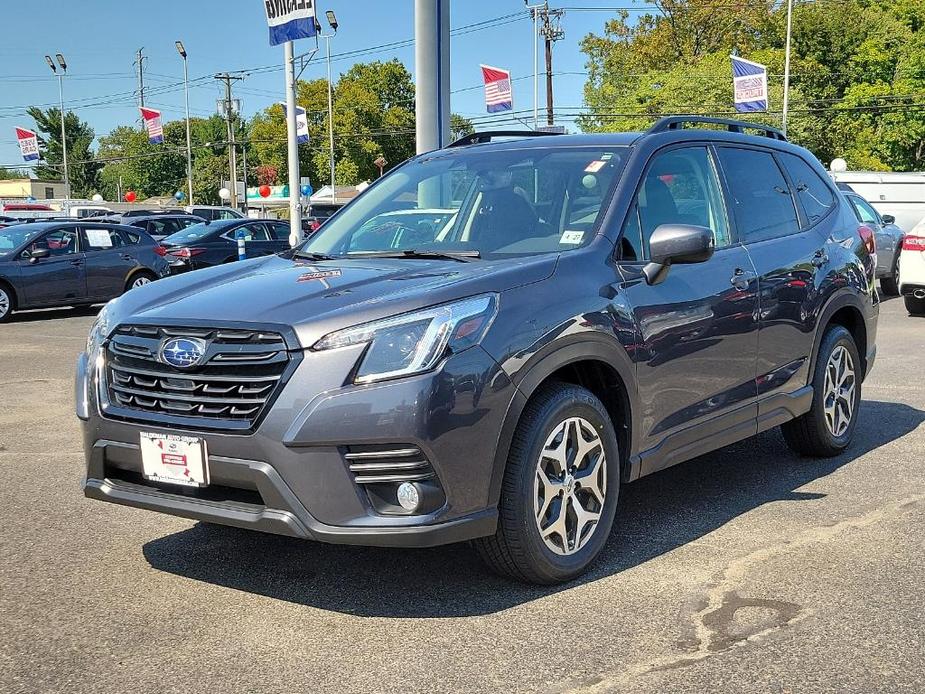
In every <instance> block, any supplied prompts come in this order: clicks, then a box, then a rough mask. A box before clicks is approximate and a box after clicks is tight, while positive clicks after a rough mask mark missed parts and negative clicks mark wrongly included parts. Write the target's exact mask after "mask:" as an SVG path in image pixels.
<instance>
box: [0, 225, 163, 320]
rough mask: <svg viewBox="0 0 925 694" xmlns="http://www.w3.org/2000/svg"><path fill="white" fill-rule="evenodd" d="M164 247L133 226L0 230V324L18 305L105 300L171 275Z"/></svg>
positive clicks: (12, 228)
mask: <svg viewBox="0 0 925 694" xmlns="http://www.w3.org/2000/svg"><path fill="white" fill-rule="evenodd" d="M164 254H165V251H164V249H163V248H162V247H161V246H159V245H158V244H157V243H156V242H155V241H154V239H152V238H151V237H150V236H148V234H146V233H145V232H143V231H141V230H140V229H137V228H135V227H127V226H120V225H116V224H101V223H99V222H95V223H94V222H75V221H56V222H33V223H26V224H14V225H12V226H8V227H6V228H3V229H0V323H3V322H5V321H7V320H9V319H10V316H11V315H12V313H13V311H15V310H18V309H30V308H45V307H50V306H75V305H79V304H95V303H101V302H104V301H109V300H110V299H113V298H115V297H117V296H119V295H121V294H122V293H124V292H126V291H128V290H129V289H132V288H133V287H139V286H142V285H144V284H148V283H149V282H152V281H153V280H156V279H159V278H161V277H165V276H167V275H168V274H170V265H169V263H168V262H167V260H166V259H165V258H164Z"/></svg>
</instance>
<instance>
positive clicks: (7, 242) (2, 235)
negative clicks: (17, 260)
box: [0, 224, 42, 255]
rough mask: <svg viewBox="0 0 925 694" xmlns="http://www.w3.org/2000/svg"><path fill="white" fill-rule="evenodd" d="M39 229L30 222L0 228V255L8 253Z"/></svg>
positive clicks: (35, 234)
mask: <svg viewBox="0 0 925 694" xmlns="http://www.w3.org/2000/svg"><path fill="white" fill-rule="evenodd" d="M41 231H42V230H41V229H40V228H37V227H36V226H35V225H32V224H17V225H15V226H11V227H6V228H5V229H0V255H8V254H9V253H11V252H12V251H14V250H16V249H17V248H19V247H20V246H21V245H23V244H24V243H25V242H26V241H28V240H29V239H31V238H32V237H34V236H37V235H38V234H39V233H40V232H41Z"/></svg>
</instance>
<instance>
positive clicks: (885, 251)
mask: <svg viewBox="0 0 925 694" xmlns="http://www.w3.org/2000/svg"><path fill="white" fill-rule="evenodd" d="M844 196H845V197H846V198H848V202H850V203H851V207H852V209H853V210H854V213H855V214H856V215H857V218H858V221H860V222H862V223H863V224H866V225H867V226H869V227H870V228H871V229H873V230H874V236H875V237H876V240H877V279H879V280H880V289H881V290H882V291H883V293H884V294H886V295H887V296H898V295H899V252H900V250H901V249H902V245H903V236H904V235H905V232H903V230H902V229H900V228H899V227H898V226H896V217H894V216H893V215H891V214H884V215H881V214H880V213H879V212H877V210H875V209H874V208H873V207H872V206H871V204H870V203H869V202H867V200H865V199H864V198H862V197H861V196H860V195H858V194H857V193H844Z"/></svg>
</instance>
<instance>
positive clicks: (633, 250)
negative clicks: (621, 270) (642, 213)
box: [618, 204, 643, 262]
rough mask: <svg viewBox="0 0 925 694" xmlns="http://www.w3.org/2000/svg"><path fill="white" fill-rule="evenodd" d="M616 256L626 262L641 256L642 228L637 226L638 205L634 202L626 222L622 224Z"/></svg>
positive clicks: (638, 258)
mask: <svg viewBox="0 0 925 694" xmlns="http://www.w3.org/2000/svg"><path fill="white" fill-rule="evenodd" d="M618 258H619V260H624V261H627V262H636V261H637V260H642V258H643V254H642V228H641V227H640V226H639V206H638V205H636V204H633V208H632V209H631V210H630V213H629V216H628V217H627V218H626V223H625V224H624V225H623V233H622V234H621V235H620V247H619V249H618Z"/></svg>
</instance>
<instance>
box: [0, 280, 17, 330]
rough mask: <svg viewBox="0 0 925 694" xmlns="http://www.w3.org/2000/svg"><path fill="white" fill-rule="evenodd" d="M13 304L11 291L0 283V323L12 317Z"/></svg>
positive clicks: (14, 301) (14, 302)
mask: <svg viewBox="0 0 925 694" xmlns="http://www.w3.org/2000/svg"><path fill="white" fill-rule="evenodd" d="M15 304H16V300H15V299H14V298H13V291H12V290H11V289H10V288H9V287H7V286H6V285H5V284H0V323H6V322H7V321H8V320H10V319H11V318H12V317H13V309H14V308H16V306H15Z"/></svg>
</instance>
